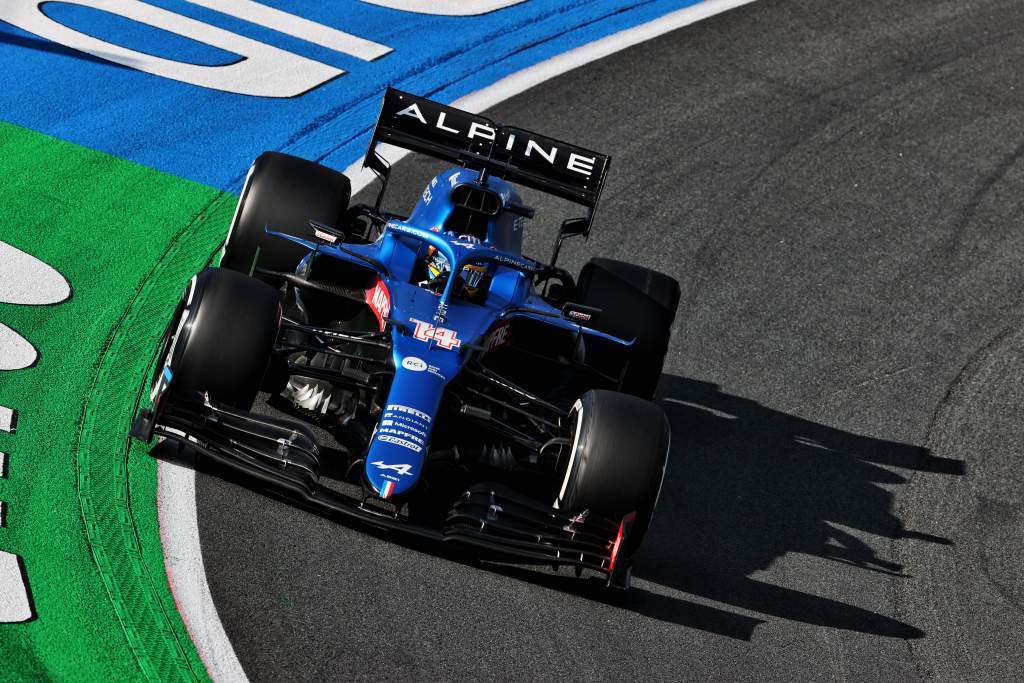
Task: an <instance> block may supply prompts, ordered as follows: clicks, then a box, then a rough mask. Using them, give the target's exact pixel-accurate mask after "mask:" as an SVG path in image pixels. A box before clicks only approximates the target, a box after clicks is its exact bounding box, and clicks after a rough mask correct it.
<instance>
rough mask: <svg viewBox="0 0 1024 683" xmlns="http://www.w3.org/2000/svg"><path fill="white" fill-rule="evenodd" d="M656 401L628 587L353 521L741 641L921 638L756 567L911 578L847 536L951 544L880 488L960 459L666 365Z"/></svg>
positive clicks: (840, 580) (947, 469)
mask: <svg viewBox="0 0 1024 683" xmlns="http://www.w3.org/2000/svg"><path fill="white" fill-rule="evenodd" d="M657 400H658V402H659V403H660V404H661V405H662V406H663V407H664V409H665V412H666V414H667V415H668V418H669V421H670V422H671V425H672V446H671V448H672V451H671V453H670V456H669V462H668V468H667V470H666V473H665V482H664V486H663V489H662V494H661V498H660V500H659V503H658V509H657V511H656V514H655V519H654V523H653V524H652V526H651V529H650V531H649V533H648V535H647V538H646V540H645V541H644V545H643V547H642V548H641V551H640V554H639V556H638V557H637V562H636V567H635V570H634V582H633V587H632V589H631V590H630V591H628V592H625V593H623V592H621V591H614V590H609V589H608V588H606V586H605V582H604V580H603V579H600V578H597V577H594V576H591V577H590V578H587V577H586V575H585V576H584V578H582V579H580V578H576V577H575V576H573V575H572V572H570V571H569V570H566V569H562V570H561V571H559V572H551V571H550V570H544V569H540V570H538V569H537V568H532V567H520V566H514V565H502V564H495V563H491V562H481V561H479V560H476V559H474V557H473V556H472V553H468V554H467V553H461V552H458V551H456V552H451V551H450V550H449V549H441V548H438V547H437V546H436V544H430V543H424V542H420V541H418V540H416V539H414V538H405V537H402V536H399V535H388V534H387V533H386V532H377V531H374V530H373V529H369V528H366V529H362V530H363V531H364V532H365V533H369V534H370V535H374V536H379V537H381V538H388V539H389V541H390V542H392V543H396V544H398V545H402V546H405V547H408V548H410V549H414V550H417V551H419V552H424V553H427V554H430V555H435V556H439V557H445V558H446V559H449V560H452V561H455V562H459V563H462V564H467V565H473V566H476V567H478V568H480V569H486V570H489V571H492V572H494V573H497V574H502V575H505V576H508V577H509V578H513V579H516V580H520V581H523V582H526V583H530V584H533V585H536V586H538V587H544V588H548V589H551V590H557V591H560V592H563V593H568V594H572V595H576V596H578V597H580V598H583V599H586V600H588V601H593V602H598V603H602V604H605V605H608V606H609V607H613V608H617V609H623V610H628V611H630V612H634V613H637V614H640V615H643V616H646V617H649V618H652V619H657V620H659V621H664V622H668V623H673V624H677V625H680V626H685V627H689V628H694V629H698V630H701V631H706V632H709V633H714V634H718V635H721V636H725V637H729V638H734V639H739V640H750V639H751V637H752V636H753V633H754V630H755V629H756V628H757V627H758V626H759V625H760V624H762V623H764V622H765V621H766V620H768V619H770V618H777V619H785V620H791V621H795V622H801V623H806V624H811V625H817V626H826V627H830V628H837V629H845V630H850V631H857V632H862V633H867V634H873V635H878V636H884V637H894V638H920V637H922V636H923V635H924V633H923V631H921V630H920V629H919V628H917V627H915V626H913V625H911V624H908V623H905V622H902V621H900V620H899V619H897V618H894V617H891V616H887V615H885V614H880V613H877V612H873V611H871V610H869V609H866V608H863V607H858V606H855V605H850V604H846V603H844V602H841V601H839V600H836V599H832V598H826V597H822V596H819V595H815V594H814V593H812V592H809V591H808V590H799V589H795V588H791V587H786V586H780V585H776V584H773V583H770V582H768V581H765V580H761V579H758V578H754V577H753V575H754V574H755V573H757V572H759V571H762V570H765V569H767V568H768V567H769V566H771V565H772V563H773V562H775V561H776V560H778V559H779V558H782V557H783V556H785V555H787V554H789V553H799V554H804V555H810V556H816V557H818V558H822V559H824V560H827V561H834V562H837V563H840V564H841V565H843V567H844V571H846V572H849V571H853V572H871V574H872V576H875V577H877V579H878V580H877V584H876V585H877V589H878V592H879V593H881V592H884V591H886V590H888V589H889V586H887V585H886V582H888V581H893V580H895V581H905V580H912V577H910V576H908V575H907V574H906V573H905V570H904V567H902V566H901V565H899V564H898V563H896V562H894V561H892V560H891V559H888V558H886V557H884V556H883V555H881V554H879V552H878V551H877V550H876V549H875V548H874V547H872V545H870V544H869V543H868V542H866V541H864V540H862V539H861V538H859V537H858V536H863V535H865V534H867V535H870V536H873V537H876V538H878V539H884V541H883V542H880V543H876V545H878V546H882V547H886V548H888V547H890V546H891V544H892V542H894V541H897V540H900V539H908V540H909V539H915V540H918V541H923V542H931V543H940V544H946V545H951V543H952V542H951V541H949V540H948V539H945V538H942V537H939V536H933V535H930V534H927V533H923V532H920V531H915V530H908V529H906V528H904V526H903V524H902V522H901V521H900V519H899V518H898V517H897V516H896V514H895V512H894V495H893V493H892V492H891V491H889V490H887V488H886V487H892V486H897V485H900V484H904V483H906V481H907V479H906V477H905V476H904V474H905V473H906V472H913V471H918V472H933V473H939V474H944V475H960V474H963V472H964V467H963V463H962V462H961V461H958V460H952V459H947V458H939V457H936V456H934V455H932V454H931V453H930V452H929V451H928V450H927V449H925V448H922V447H919V446H913V445H909V444H903V443H898V442H893V441H886V440H882V439H875V438H871V437H865V436H860V435H857V434H853V433H851V432H847V431H844V430H841V429H836V428H833V427H828V426H826V425H822V424H819V423H815V422H812V421H810V420H806V419H803V418H799V417H796V416H793V415H788V414H786V413H782V412H779V411H776V410H773V409H771V408H768V407H767V406H764V405H762V404H760V403H758V402H756V401H753V400H750V399H746V398H742V397H739V396H733V395H730V394H727V393H724V392H722V391H721V390H720V389H719V387H718V386H717V385H715V384H711V383H708V382H702V381H698V380H692V379H686V378H681V377H676V376H672V375H663V376H662V380H661V384H660V386H659V392H658V398H657ZM175 451H176V449H170V450H168V449H165V448H156V449H154V451H153V455H154V456H156V457H158V458H161V459H164V460H169V461H172V462H175V461H178V459H179V457H181V456H180V454H178V453H175ZM190 460H191V457H189V458H188V459H187V460H183V461H181V464H186V465H187V464H189V461H190ZM197 469H199V470H200V471H204V472H207V473H210V474H214V475H215V476H220V477H222V478H225V479H228V480H233V481H236V482H237V483H242V484H243V485H244V484H245V483H246V482H245V478H244V477H242V478H239V477H238V475H237V474H236V473H233V472H230V471H224V470H223V469H221V468H218V467H210V465H209V464H204V463H202V462H200V463H199V464H198V467H197ZM250 485H251V484H250ZM257 488H259V487H257ZM265 493H269V494H270V495H271V496H273V497H278V496H276V495H275V494H274V493H273V492H269V491H267V492H265ZM848 530H849V531H848ZM816 578H832V579H833V580H832V581H826V582H825V583H827V584H828V585H832V586H834V585H843V584H844V582H846V581H848V580H849V579H851V575H849V574H845V573H844V574H842V575H838V574H837V575H836V576H834V577H821V576H818V577H816ZM681 594H684V595H685V597H684V595H681ZM708 603H717V605H716V604H708ZM723 606H724V608H723ZM737 610H741V611H737ZM749 613H754V614H755V615H751V614H749Z"/></svg>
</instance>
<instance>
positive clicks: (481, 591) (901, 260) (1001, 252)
mask: <svg viewBox="0 0 1024 683" xmlns="http://www.w3.org/2000/svg"><path fill="white" fill-rule="evenodd" d="M1022 35H1024V4H1022V3H1020V2H1019V0H980V1H975V2H969V3H968V2H960V1H942V2H939V1H936V0H919V1H912V2H899V3H894V2H886V1H883V0H859V1H857V2H831V3H823V2H814V1H810V0H806V1H793V0H788V1H785V2H782V1H779V2H757V3H754V4H753V5H749V6H746V7H743V8H740V9H737V10H734V11H730V12H727V13H725V14H722V15H720V16H717V17H714V18H711V19H709V20H707V21H703V22H700V23H698V24H695V25H693V26H690V27H687V28H685V29H682V30H679V31H677V32H675V33H671V34H668V35H666V36H664V37H662V38H659V39H656V40H653V41H651V42H648V43H645V44H642V45H640V46H637V47H635V48H632V49H629V50H627V51H624V52H621V53H619V54H616V55H614V56H611V57H609V58H607V59H604V60H601V61H598V62H595V63H593V64H591V65H589V66H586V67H583V68H581V69H578V70H576V71H573V72H570V73H568V74H566V75H564V76H561V77H559V78H557V79H554V80H551V81H549V82H547V83H545V84H543V85H541V86H539V87H537V88H535V89H533V90H530V91H528V92H526V93H525V94H523V95H521V96H518V97H515V98H514V99H512V100H509V101H507V102H505V103H503V104H501V105H500V106H498V107H497V108H495V109H494V110H492V111H489V112H487V114H488V115H490V116H491V117H493V118H495V119H497V120H500V121H503V122H507V123H510V124H516V125H521V126H524V127H527V128H530V129H533V130H537V131H540V132H543V133H545V134H549V135H551V136H553V137H556V138H562V139H567V140H572V141H574V142H577V143H579V144H581V145H584V146H587V147H590V148H594V149H598V150H601V151H605V152H608V153H610V154H612V155H613V163H612V170H611V174H610V178H609V182H608V186H607V188H606V191H605V194H604V198H603V202H602V206H601V208H600V212H599V215H598V220H597V223H596V226H595V229H594V233H593V235H592V237H591V239H590V241H589V243H587V244H583V243H579V244H571V245H570V246H568V247H567V248H566V249H565V250H564V257H563V260H562V262H561V263H562V265H564V266H566V267H567V268H570V269H571V270H576V269H578V268H579V267H580V266H581V265H582V264H583V263H584V262H585V260H586V259H587V258H589V257H591V256H598V255H599V256H608V257H613V258H620V259H624V260H631V261H635V262H638V263H641V264H644V265H647V266H650V267H652V268H655V269H658V270H661V271H664V272H666V273H669V274H671V275H672V276H674V277H676V278H677V279H678V280H679V281H680V283H681V285H682V291H683V298H682V303H681V305H680V308H679V314H678V317H677V320H676V324H675V327H674V330H673V333H674V336H673V342H672V346H671V350H670V352H669V356H668V359H667V361H666V364H665V370H664V372H665V374H664V377H663V378H662V383H661V388H660V401H661V403H662V405H663V406H664V408H665V410H666V412H667V414H668V415H669V418H670V420H671V422H672V430H673V439H672V452H671V456H670V464H669V470H668V474H667V477H666V480H665V487H664V491H663V494H662V498H661V502H660V506H659V510H658V515H657V517H656V519H655V523H654V526H653V528H652V530H651V533H650V535H649V536H648V539H647V541H646V544H645V547H644V550H643V552H642V555H641V557H640V558H639V560H638V564H637V568H636V571H635V581H634V589H633V591H631V592H630V593H629V594H628V595H626V596H625V597H624V598H623V599H621V600H618V601H613V600H609V599H607V597H606V596H605V593H604V591H603V590H602V587H601V585H599V583H598V582H597V581H596V580H592V581H586V580H583V581H579V580H576V579H575V578H574V577H572V576H570V575H569V574H568V573H567V572H564V571H563V573H562V574H554V573H552V571H551V570H550V569H504V568H496V567H489V566H472V565H470V564H466V563H462V562H458V561H455V560H453V559H450V558H447V557H444V556H438V555H434V554H430V553H428V552H424V551H423V550H421V549H416V548H409V547H406V546H403V545H400V544H398V543H394V542H391V541H389V540H387V539H383V538H377V537H375V536H371V535H367V534H365V533H363V532H360V531H356V530H352V529H349V528H347V527H345V526H342V525H338V524H335V523H332V522H328V521H326V520H323V519H321V518H318V517H316V516H314V515H311V514H309V513H306V512H302V511H299V510H297V509H294V508H291V507H289V506H287V505H285V504H283V503H279V502H277V501H275V500H270V499H268V498H266V497H263V496H261V495H258V494H256V493H253V492H251V491H248V490H246V489H244V488H241V487H237V486H235V485H232V484H229V483H226V482H224V481H222V480H220V479H218V478H216V477H212V476H209V475H200V476H199V480H198V482H197V494H198V506H199V522H200V535H201V542H202V547H203V551H204V558H205V565H206V569H207V572H208V579H209V583H210V587H211V590H212V593H213V596H214V599H215V603H216V607H217V610H218V612H219V614H220V617H221V619H222V621H223V622H224V627H225V629H226V631H227V634H228V635H229V637H230V638H231V641H232V642H233V644H234V647H235V650H236V652H237V654H238V656H239V659H240V660H241V662H242V665H243V666H244V668H245V670H246V672H247V674H248V675H249V677H250V678H251V679H252V680H255V681H261V680H285V679H287V680H322V679H334V680H347V679H352V678H356V679H380V678H383V679H405V678H415V679H460V680H469V679H477V680H530V679H543V680H551V679H560V680H632V679H638V678H653V679H662V680H664V679H672V680H706V679H715V680H764V679H778V680H820V679H838V680H846V679H851V680H901V681H902V680H919V679H925V680H943V681H946V680H1019V676H1020V673H1021V671H1024V654H1022V648H1021V647H1020V645H1021V635H1020V634H1021V633H1022V632H1024V614H1022V601H1024V578H1022V576H1024V572H1022V567H1024V507H1022V495H1024V466H1022V464H1021V457H1022V454H1024V440H1022V436H1024V429H1022V428H1021V427H1020V420H1019V416H1020V415H1021V412H1022V411H1021V408H1022V407H1024V388H1022V386H1021V379H1022V377H1024V373H1022V371H1021V364H1022V363H1024V328H1022V316H1024V203H1022V202H1024V163H1021V157H1022V154H1024V125H1022V124H1024V68H1022V65H1024V40H1022V38H1021V36H1022ZM433 168H434V166H433V165H431V164H428V163H424V162H420V161H416V160H410V161H405V162H402V163H401V164H400V165H399V166H398V167H397V170H396V174H395V181H394V183H393V185H392V188H391V191H390V193H389V197H390V199H391V204H392V206H393V207H394V208H396V209H397V208H399V207H405V208H408V207H410V206H411V205H412V203H413V202H414V201H415V198H416V197H417V196H418V193H419V192H420V191H421V189H422V186H423V183H424V182H425V180H426V179H427V178H428V177H429V173H430V172H431V170H432V169H433ZM530 199H531V201H533V203H534V204H535V205H536V206H537V208H538V218H537V220H535V221H534V222H533V223H534V225H532V226H531V233H530V244H529V247H530V248H529V249H528V251H529V252H530V253H532V254H535V255H537V256H539V257H541V258H543V257H545V256H546V255H547V253H548V249H549V248H550V244H551V237H552V236H553V234H554V229H555V225H556V221H557V216H564V213H562V214H557V213H556V212H555V210H556V209H557V210H561V209H563V208H564V207H561V206H555V204H554V202H551V201H549V200H545V199H544V198H542V197H540V196H537V195H535V194H531V195H530ZM545 216H547V218H546V219H545Z"/></svg>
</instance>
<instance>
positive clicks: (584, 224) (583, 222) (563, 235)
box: [551, 217, 590, 266]
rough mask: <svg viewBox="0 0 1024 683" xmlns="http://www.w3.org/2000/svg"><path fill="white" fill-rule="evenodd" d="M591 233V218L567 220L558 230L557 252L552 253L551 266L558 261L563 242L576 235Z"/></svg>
mask: <svg viewBox="0 0 1024 683" xmlns="http://www.w3.org/2000/svg"><path fill="white" fill-rule="evenodd" d="M589 231H590V218H589V217H588V218H567V219H566V220H564V221H562V227H560V228H559V229H558V239H556V240H555V250H554V251H553V252H552V253H551V265H552V266H554V265H555V262H556V261H558V252H559V251H561V250H562V242H564V241H565V240H566V239H567V238H569V237H572V236H574V235H586V234H587V233H588V232H589Z"/></svg>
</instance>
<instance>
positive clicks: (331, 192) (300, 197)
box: [220, 152, 352, 274]
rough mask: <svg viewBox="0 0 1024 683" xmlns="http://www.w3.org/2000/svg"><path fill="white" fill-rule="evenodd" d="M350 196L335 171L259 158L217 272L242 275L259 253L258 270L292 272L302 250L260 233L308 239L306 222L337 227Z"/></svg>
mask: <svg viewBox="0 0 1024 683" xmlns="http://www.w3.org/2000/svg"><path fill="white" fill-rule="evenodd" d="M351 192H352V188H351V184H350V183H349V179H348V178H347V177H346V176H345V175H344V174H342V173H339V172H338V171H335V170H333V169H330V168H327V167H325V166H321V165H320V164H317V163H314V162H312V161H308V160H306V159H300V158H298V157H294V156H291V155H289V154H281V153H280V152H264V153H263V154H261V155H260V156H259V157H258V158H257V159H256V161H254V162H253V164H252V167H250V169H249V175H248V176H247V177H246V180H245V186H244V187H243V188H242V194H241V196H240V197H239V199H238V207H237V208H236V209H235V215H234V218H233V219H232V221H231V228H230V230H229V231H228V236H227V239H226V241H225V243H224V255H223V257H222V258H221V264H220V265H221V267H222V268H228V269H230V270H236V271H239V272H242V273H247V274H248V273H250V272H251V271H252V267H253V262H254V260H255V259H256V257H257V250H259V263H258V265H259V266H260V267H261V268H265V269H267V270H273V271H277V272H293V271H294V270H295V268H296V266H298V264H299V261H300V260H302V258H303V257H304V256H305V255H306V254H307V253H308V250H307V249H305V248H304V247H303V246H301V245H299V244H295V243H294V242H289V241H288V240H286V239H284V238H282V237H277V236H274V235H268V234H266V228H267V227H269V228H270V229H271V230H274V231H275V232H281V233H285V234H288V235H295V236H297V237H309V236H310V228H309V221H310V220H314V221H317V222H318V223H323V224H325V225H328V226H331V227H338V226H339V225H340V224H341V223H342V220H343V218H344V216H345V212H346V211H347V209H348V203H349V198H350V195H351Z"/></svg>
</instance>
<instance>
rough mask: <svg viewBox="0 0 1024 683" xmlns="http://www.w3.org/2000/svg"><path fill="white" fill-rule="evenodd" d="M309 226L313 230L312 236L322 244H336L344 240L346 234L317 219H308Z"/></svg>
mask: <svg viewBox="0 0 1024 683" xmlns="http://www.w3.org/2000/svg"><path fill="white" fill-rule="evenodd" d="M309 228H310V230H312V231H313V237H315V238H316V239H317V240H318V241H320V242H323V243H324V244H338V243H339V242H344V241H345V238H346V237H347V235H345V233H344V232H342V231H341V230H337V229H336V228H332V227H331V226H329V225H325V224H324V223H320V222H319V221H314V220H310V221H309Z"/></svg>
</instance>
